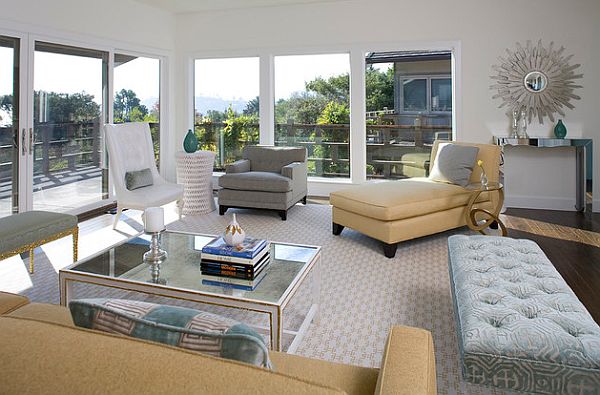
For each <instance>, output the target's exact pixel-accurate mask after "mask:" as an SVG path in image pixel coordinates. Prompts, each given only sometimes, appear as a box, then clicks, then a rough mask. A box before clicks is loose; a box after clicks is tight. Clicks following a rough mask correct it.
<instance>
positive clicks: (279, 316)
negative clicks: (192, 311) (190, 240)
mask: <svg viewBox="0 0 600 395" xmlns="http://www.w3.org/2000/svg"><path fill="white" fill-rule="evenodd" d="M169 232H171V233H181V234H187V235H192V236H210V235H206V234H200V233H193V232H180V231H171V230H169ZM140 234H141V233H140ZM138 236H139V234H138V235H136V236H134V237H132V238H135V237H138ZM132 238H129V239H127V240H125V241H123V242H120V243H118V244H115V245H113V246H111V247H110V248H108V249H104V250H102V251H100V252H98V253H96V254H94V255H92V256H90V257H88V258H86V259H84V260H81V261H78V262H76V263H74V264H72V265H69V266H67V267H66V268H64V269H61V270H60V271H59V273H58V277H59V284H60V304H61V305H62V306H67V305H68V304H69V302H70V301H71V296H72V294H73V284H74V283H83V284H91V285H98V286H104V287H109V288H116V289H121V290H124V291H134V292H139V293H144V294H148V295H155V296H162V297H166V298H172V299H178V300H185V301H190V302H196V303H202V304H208V305H213V306H220V307H227V308H236V309H242V310H248V311H253V312H257V313H264V314H268V316H269V328H263V327H259V329H268V330H269V335H270V338H271V342H270V343H271V349H272V350H276V351H282V338H283V334H284V333H285V334H287V335H292V336H294V340H293V341H292V343H291V344H290V346H289V347H288V349H287V353H289V354H294V353H295V352H296V350H297V348H298V346H299V344H300V342H301V341H302V339H303V338H304V335H305V334H306V331H307V330H308V327H309V326H310V323H311V322H312V321H313V320H315V321H316V319H317V313H318V309H319V303H312V304H311V307H310V309H309V311H308V313H307V315H306V316H305V318H304V320H303V322H302V324H301V325H300V328H299V329H298V330H297V331H292V330H284V328H283V311H284V309H285V307H286V306H287V305H288V304H289V302H290V301H291V300H292V298H293V296H294V295H295V293H296V292H297V291H298V289H299V288H300V286H301V285H302V283H303V282H304V280H305V279H306V277H307V276H308V275H309V274H310V273H311V271H313V268H315V266H317V263H318V262H319V261H320V259H321V247H319V246H312V245H306V244H294V243H283V242H281V243H280V244H285V245H292V246H298V247H307V248H315V249H316V253H315V255H314V256H313V257H312V259H311V260H310V261H309V262H308V263H306V264H305V265H304V266H303V268H302V269H301V270H300V271H299V272H298V273H297V275H296V277H294V279H293V280H292V281H291V283H290V285H289V286H288V288H287V289H286V290H285V292H284V293H283V295H281V297H280V298H279V300H278V301H277V302H265V301H259V300H253V299H246V298H240V297H235V296H231V295H218V294H213V293H209V292H202V291H198V290H191V289H183V288H177V287H172V286H169V285H162V284H154V283H142V282H139V281H133V280H127V279H120V278H115V277H109V276H105V275H100V274H93V273H86V272H79V271H75V270H72V268H73V267H75V266H77V265H79V264H80V263H83V262H85V261H88V260H91V259H93V258H95V257H97V256H99V255H101V254H104V253H106V252H107V251H110V250H112V249H113V248H116V247H118V246H120V245H122V244H125V243H127V242H128V241H129V240H131V239H132ZM275 243H277V242H275ZM140 259H141V257H140ZM140 264H143V263H141V260H140ZM313 275H314V278H313V284H312V286H311V288H312V289H311V294H313V296H316V298H317V302H320V271H319V270H318V268H317V269H316V270H315V272H314V273H313Z"/></svg>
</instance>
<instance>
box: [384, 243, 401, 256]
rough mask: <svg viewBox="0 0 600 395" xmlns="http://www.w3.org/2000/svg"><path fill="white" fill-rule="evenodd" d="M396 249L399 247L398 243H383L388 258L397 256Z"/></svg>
mask: <svg viewBox="0 0 600 395" xmlns="http://www.w3.org/2000/svg"><path fill="white" fill-rule="evenodd" d="M396 249H398V243H394V244H388V243H383V253H384V254H385V256H386V257H387V258H393V257H395V256H396Z"/></svg>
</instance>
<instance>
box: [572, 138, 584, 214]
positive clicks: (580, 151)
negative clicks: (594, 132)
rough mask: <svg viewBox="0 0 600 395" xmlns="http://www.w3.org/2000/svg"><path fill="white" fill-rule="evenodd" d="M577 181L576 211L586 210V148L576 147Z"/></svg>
mask: <svg viewBox="0 0 600 395" xmlns="http://www.w3.org/2000/svg"><path fill="white" fill-rule="evenodd" d="M575 179H576V182H577V192H576V198H575V210H577V211H584V210H585V192H586V185H585V184H586V183H585V147H583V146H577V147H575Z"/></svg>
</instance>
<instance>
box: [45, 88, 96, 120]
mask: <svg viewBox="0 0 600 395" xmlns="http://www.w3.org/2000/svg"><path fill="white" fill-rule="evenodd" d="M40 94H41V93H40V92H39V91H36V92H34V100H33V106H34V121H35V122H36V123H38V122H39V121H40V120H39V115H40V110H39V104H40ZM45 95H46V99H47V101H46V103H47V107H46V108H47V114H48V120H51V121H53V122H58V123H60V122H88V121H91V120H93V119H96V118H98V117H99V116H100V105H99V104H98V103H96V102H95V101H94V96H93V95H89V94H87V93H85V92H81V93H73V94H69V93H56V92H48V93H45Z"/></svg>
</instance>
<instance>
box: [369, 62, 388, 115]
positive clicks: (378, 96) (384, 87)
mask: <svg viewBox="0 0 600 395" xmlns="http://www.w3.org/2000/svg"><path fill="white" fill-rule="evenodd" d="M365 84H366V94H367V98H366V105H367V111H379V110H383V108H384V107H387V108H389V109H392V108H394V68H393V67H391V68H389V69H388V70H387V71H385V72H382V71H379V70H377V69H376V68H374V67H373V66H372V65H369V66H367V69H366V72H365Z"/></svg>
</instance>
